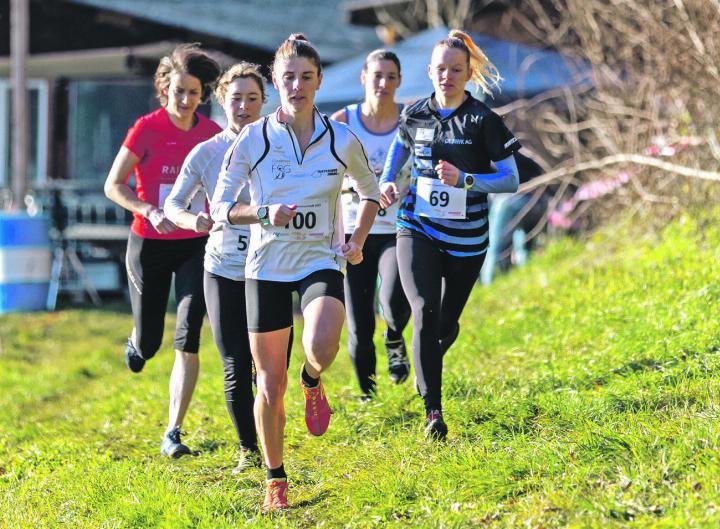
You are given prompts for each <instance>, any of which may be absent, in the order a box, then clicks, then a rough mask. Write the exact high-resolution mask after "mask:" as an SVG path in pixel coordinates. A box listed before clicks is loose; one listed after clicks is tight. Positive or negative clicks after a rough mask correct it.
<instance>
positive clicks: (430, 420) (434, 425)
mask: <svg viewBox="0 0 720 529" xmlns="http://www.w3.org/2000/svg"><path fill="white" fill-rule="evenodd" d="M447 433H448V427H447V424H445V421H444V420H443V416H442V412H441V411H440V410H431V411H430V412H429V413H428V414H427V417H426V418H425V437H426V438H428V439H432V440H434V441H442V440H444V439H445V438H446V437H447Z"/></svg>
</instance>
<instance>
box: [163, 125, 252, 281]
mask: <svg viewBox="0 0 720 529" xmlns="http://www.w3.org/2000/svg"><path fill="white" fill-rule="evenodd" d="M236 137H237V134H235V132H233V131H232V130H231V129H230V128H226V129H225V130H223V131H222V132H220V133H218V134H216V135H215V136H213V137H212V138H210V139H209V140H207V141H204V142H202V143H199V144H197V145H196V146H195V148H193V150H192V151H190V154H188V156H187V158H185V162H184V163H183V166H182V169H181V170H180V174H179V175H178V177H177V180H175V184H174V185H173V188H172V191H170V194H169V195H168V197H167V199H165V204H164V207H163V209H164V211H165V215H167V217H168V218H169V219H170V220H171V221H173V222H175V220H176V219H177V218H178V213H179V212H180V211H182V210H184V209H186V208H187V207H188V204H190V202H191V199H192V198H193V197H194V196H195V195H196V193H205V194H206V195H207V197H208V200H209V199H210V198H212V196H213V192H214V191H215V185H216V184H217V180H218V175H219V174H220V169H221V168H222V163H223V159H224V158H225V152H226V151H227V150H228V148H229V147H230V145H232V142H233V141H235V138H236ZM249 198H250V195H249V193H248V190H247V189H246V190H245V191H244V193H243V195H242V196H240V197H239V198H238V200H243V201H245V200H248V199H249ZM249 243H250V227H249V226H248V225H232V224H228V223H227V222H216V223H215V224H213V227H212V228H211V229H210V237H209V238H208V242H207V245H206V246H205V270H207V271H208V272H210V273H212V274H217V275H219V276H222V277H225V278H227V279H232V280H234V281H244V280H245V258H246V257H247V249H248V245H249Z"/></svg>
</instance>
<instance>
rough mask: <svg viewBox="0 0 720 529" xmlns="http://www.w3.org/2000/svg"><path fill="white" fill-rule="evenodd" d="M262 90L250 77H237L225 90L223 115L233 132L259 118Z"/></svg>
mask: <svg viewBox="0 0 720 529" xmlns="http://www.w3.org/2000/svg"><path fill="white" fill-rule="evenodd" d="M261 94H262V92H261V91H260V86H259V85H258V83H257V81H256V80H255V79H253V78H252V77H239V78H237V79H235V80H233V82H231V83H230V84H229V85H228V87H227V92H225V104H224V105H223V109H224V110H225V116H226V117H227V120H228V124H229V125H230V128H232V129H233V130H234V131H235V132H240V131H241V130H242V128H243V127H244V126H245V125H247V124H248V123H252V122H253V121H257V120H258V119H259V118H260V109H261V108H262V95H261Z"/></svg>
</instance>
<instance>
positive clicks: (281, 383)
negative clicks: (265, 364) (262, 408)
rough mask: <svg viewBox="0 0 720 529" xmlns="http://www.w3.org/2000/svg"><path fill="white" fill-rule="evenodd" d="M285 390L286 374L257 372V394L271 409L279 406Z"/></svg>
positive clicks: (282, 372) (283, 372)
mask: <svg viewBox="0 0 720 529" xmlns="http://www.w3.org/2000/svg"><path fill="white" fill-rule="evenodd" d="M286 389H287V372H286V371H279V372H277V373H270V372H264V371H258V374H257V392H258V396H259V397H260V398H262V399H263V401H265V403H266V404H267V405H268V406H270V407H272V408H275V407H278V406H281V404H282V402H283V399H284V398H285V390H286Z"/></svg>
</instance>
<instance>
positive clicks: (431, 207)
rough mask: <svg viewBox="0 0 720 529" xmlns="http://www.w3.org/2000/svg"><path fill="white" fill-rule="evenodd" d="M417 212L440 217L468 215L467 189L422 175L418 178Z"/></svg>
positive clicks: (463, 216) (426, 215) (462, 216)
mask: <svg viewBox="0 0 720 529" xmlns="http://www.w3.org/2000/svg"><path fill="white" fill-rule="evenodd" d="M416 198H417V200H416V201H415V213H416V214H418V215H422V216H423V217H434V218H439V219H464V218H465V217H466V211H467V209H466V203H467V201H466V198H467V191H466V190H465V189H458V188H457V187H451V186H448V185H445V184H443V183H442V182H441V181H440V180H437V179H436V178H427V177H425V176H421V177H419V178H418V179H417V196H416Z"/></svg>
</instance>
